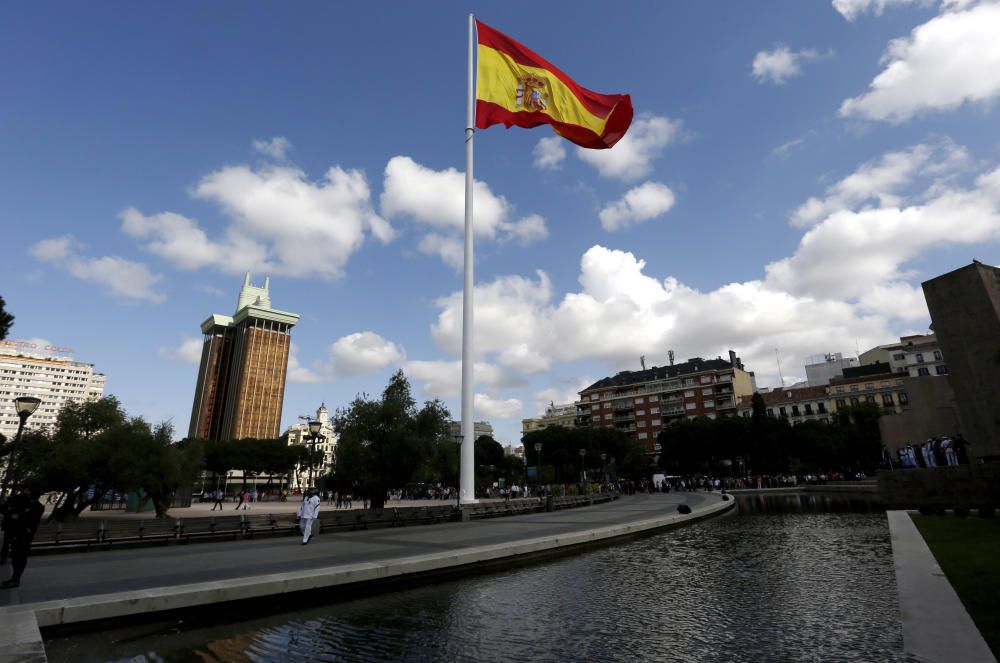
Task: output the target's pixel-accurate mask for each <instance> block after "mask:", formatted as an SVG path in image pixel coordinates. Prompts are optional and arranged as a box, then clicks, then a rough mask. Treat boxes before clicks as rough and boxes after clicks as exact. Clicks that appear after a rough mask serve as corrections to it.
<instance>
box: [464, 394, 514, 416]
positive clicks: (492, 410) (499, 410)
mask: <svg viewBox="0 0 1000 663" xmlns="http://www.w3.org/2000/svg"><path fill="white" fill-rule="evenodd" d="M473 402H474V406H473V407H474V410H475V417H476V419H480V418H483V419H510V418H511V417H515V416H517V415H518V414H520V412H521V401H519V400H518V399H516V398H507V399H504V400H501V399H498V398H493V397H491V396H489V395H487V394H476V396H475V398H473Z"/></svg>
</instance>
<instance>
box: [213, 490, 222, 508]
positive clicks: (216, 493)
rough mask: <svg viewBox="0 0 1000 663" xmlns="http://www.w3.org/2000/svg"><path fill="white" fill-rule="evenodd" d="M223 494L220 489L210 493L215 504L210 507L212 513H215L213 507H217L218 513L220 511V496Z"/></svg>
mask: <svg viewBox="0 0 1000 663" xmlns="http://www.w3.org/2000/svg"><path fill="white" fill-rule="evenodd" d="M224 494H225V493H223V492H222V489H221V488H216V489H215V491H214V492H213V493H212V499H214V500H215V504H213V505H212V511H215V507H219V511H222V496H223V495H224Z"/></svg>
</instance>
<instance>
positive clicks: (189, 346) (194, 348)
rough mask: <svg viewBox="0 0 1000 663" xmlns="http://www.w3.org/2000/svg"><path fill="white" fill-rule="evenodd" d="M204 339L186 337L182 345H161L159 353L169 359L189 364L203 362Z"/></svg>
mask: <svg viewBox="0 0 1000 663" xmlns="http://www.w3.org/2000/svg"><path fill="white" fill-rule="evenodd" d="M203 345H204V341H203V340H202V339H200V338H194V337H189V338H186V339H184V340H183V341H182V342H181V344H180V345H178V346H174V347H161V348H160V349H159V355H160V356H161V357H166V358H167V359H176V360H178V361H183V362H186V363H188V364H198V363H200V362H201V351H202V346H203Z"/></svg>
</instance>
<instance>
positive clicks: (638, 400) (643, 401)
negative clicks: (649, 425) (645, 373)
mask: <svg viewBox="0 0 1000 663" xmlns="http://www.w3.org/2000/svg"><path fill="white" fill-rule="evenodd" d="M645 402H646V401H645V400H643V399H641V398H637V399H635V404H636V405H639V404H641V403H645Z"/></svg>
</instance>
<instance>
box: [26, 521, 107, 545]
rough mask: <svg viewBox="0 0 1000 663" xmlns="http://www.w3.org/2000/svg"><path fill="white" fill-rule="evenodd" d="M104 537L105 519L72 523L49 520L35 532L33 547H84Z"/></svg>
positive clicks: (96, 542) (98, 541)
mask: <svg viewBox="0 0 1000 663" xmlns="http://www.w3.org/2000/svg"><path fill="white" fill-rule="evenodd" d="M103 538H104V521H103V520H100V521H94V520H80V521H75V522H70V523H60V522H48V523H44V524H42V525H41V526H40V527H39V528H38V530H37V531H36V532H35V539H34V541H33V542H32V546H31V547H32V549H34V550H44V549H50V548H66V549H75V550H79V549H83V550H89V549H90V547H91V546H94V545H96V544H98V543H100V542H101V541H102V540H103Z"/></svg>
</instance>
